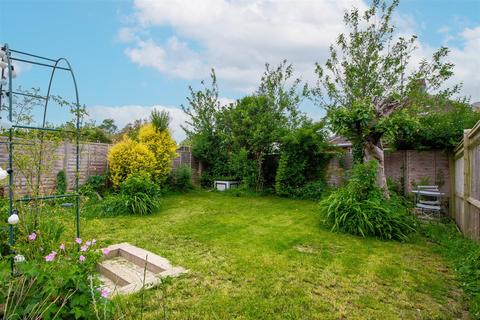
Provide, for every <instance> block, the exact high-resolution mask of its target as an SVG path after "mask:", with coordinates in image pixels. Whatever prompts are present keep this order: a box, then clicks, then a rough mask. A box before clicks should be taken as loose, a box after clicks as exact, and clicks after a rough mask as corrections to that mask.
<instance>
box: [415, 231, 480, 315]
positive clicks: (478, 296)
mask: <svg viewBox="0 0 480 320" xmlns="http://www.w3.org/2000/svg"><path fill="white" fill-rule="evenodd" d="M422 232H423V233H424V234H425V235H426V236H427V237H428V238H429V239H430V240H431V241H432V242H434V243H436V244H437V246H434V248H435V250H436V251H439V253H441V254H442V255H443V256H444V257H445V258H446V259H447V261H449V262H450V263H451V264H452V266H453V269H454V270H455V274H456V276H457V277H458V279H459V280H460V283H461V285H462V288H463V290H464V291H465V293H466V294H467V296H468V297H469V298H470V306H471V307H470V313H471V314H472V316H473V319H480V244H479V243H477V242H475V241H473V240H471V239H468V238H466V237H465V236H464V235H462V234H461V233H460V232H459V231H458V229H457V227H456V226H455V224H454V223H447V224H443V223H430V224H425V225H423V228H422Z"/></svg>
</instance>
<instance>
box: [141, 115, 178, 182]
mask: <svg viewBox="0 0 480 320" xmlns="http://www.w3.org/2000/svg"><path fill="white" fill-rule="evenodd" d="M158 121H160V122H161V121H162V120H161V119H158ZM158 125H161V124H160V123H159V124H158ZM138 141H139V142H140V143H141V144H142V145H145V146H146V147H147V148H148V149H149V150H150V151H151V152H152V154H153V155H154V157H155V167H154V168H153V170H152V171H151V173H152V179H153V180H154V181H155V182H157V183H163V182H165V180H166V179H167V177H168V174H169V173H170V172H171V171H172V161H173V159H174V158H175V156H176V153H175V151H176V150H177V144H176V143H175V140H173V138H172V136H171V135H170V132H169V131H168V129H164V130H160V129H159V128H157V127H156V126H154V125H153V124H151V123H148V124H145V125H143V126H142V127H141V128H140V131H139V133H138Z"/></svg>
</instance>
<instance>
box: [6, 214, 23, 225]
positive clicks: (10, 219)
mask: <svg viewBox="0 0 480 320" xmlns="http://www.w3.org/2000/svg"><path fill="white" fill-rule="evenodd" d="M18 221H20V218H19V217H18V214H16V213H14V214H12V215H11V216H10V217H8V224H11V225H16V224H17V223H18Z"/></svg>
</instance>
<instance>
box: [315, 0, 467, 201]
mask: <svg viewBox="0 0 480 320" xmlns="http://www.w3.org/2000/svg"><path fill="white" fill-rule="evenodd" d="M398 3H399V0H393V1H392V2H387V1H384V0H373V1H372V2H371V6H370V8H368V9H367V10H365V11H364V12H363V14H362V13H361V12H359V10H358V9H357V8H354V9H352V10H349V11H347V12H346V13H345V15H344V24H345V27H346V29H347V32H345V33H341V34H340V35H338V37H337V38H336V41H335V43H334V44H333V45H332V46H331V47H330V57H329V58H328V59H327V62H326V63H325V66H324V67H322V66H320V65H319V64H317V66H316V73H317V75H318V85H317V87H316V88H315V89H313V90H312V94H313V95H314V96H315V97H317V98H318V101H319V103H320V104H321V105H322V106H323V107H324V108H325V109H326V110H327V119H328V121H329V124H330V126H331V129H332V131H334V132H335V133H337V134H339V135H342V136H344V137H346V138H348V139H350V141H352V143H353V146H354V151H355V152H354V162H355V163H360V162H362V161H363V159H362V156H364V158H365V159H375V160H377V161H379V162H381V165H380V167H379V171H378V172H377V174H378V176H379V179H377V181H378V184H379V186H380V187H381V188H382V190H383V192H384V194H385V196H388V189H387V187H386V183H385V172H384V165H383V161H384V160H383V159H384V157H383V144H382V137H383V136H384V134H385V132H387V131H390V132H392V131H393V130H392V127H389V125H388V123H389V118H390V117H391V116H392V114H393V113H394V112H395V111H398V110H402V109H404V108H405V107H407V106H409V105H426V103H427V101H428V100H431V99H432V97H433V99H434V100H435V101H436V102H437V103H441V102H445V101H448V100H449V99H451V98H452V97H453V96H454V94H455V93H458V91H459V86H458V85H457V86H453V87H452V88H446V89H445V86H443V84H444V83H445V81H446V80H448V79H449V78H450V77H451V76H452V74H453V67H454V66H453V64H451V63H449V62H445V58H446V57H447V55H448V52H449V50H448V49H447V48H445V47H442V48H440V49H438V50H437V51H436V52H435V53H434V54H433V55H432V58H431V60H430V61H427V60H422V61H421V62H420V63H419V65H418V66H417V67H416V69H414V70H413V71H410V70H412V63H411V60H412V59H411V58H412V52H414V50H415V49H416V45H415V43H416V40H417V37H416V36H415V35H413V36H411V37H409V38H405V37H402V36H401V37H398V36H397V34H396V28H395V25H394V24H393V23H394V19H393V17H394V11H395V9H396V8H397V6H398ZM392 134H395V133H393V132H392ZM360 148H362V149H363V152H361V151H360Z"/></svg>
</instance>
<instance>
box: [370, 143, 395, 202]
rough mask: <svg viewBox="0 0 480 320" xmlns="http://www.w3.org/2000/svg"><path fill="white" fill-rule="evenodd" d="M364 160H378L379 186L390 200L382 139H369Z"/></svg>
mask: <svg viewBox="0 0 480 320" xmlns="http://www.w3.org/2000/svg"><path fill="white" fill-rule="evenodd" d="M364 160H365V161H370V160H377V162H378V171H377V184H378V186H379V187H380V189H382V191H383V195H384V196H385V198H386V199H390V194H389V192H388V186H387V178H386V176H385V157H384V153H383V145H382V141H381V139H380V138H371V139H368V140H367V141H366V142H365V144H364Z"/></svg>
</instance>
